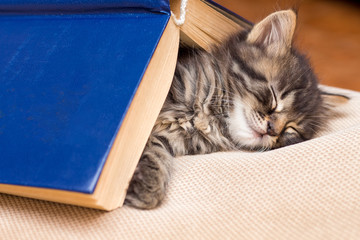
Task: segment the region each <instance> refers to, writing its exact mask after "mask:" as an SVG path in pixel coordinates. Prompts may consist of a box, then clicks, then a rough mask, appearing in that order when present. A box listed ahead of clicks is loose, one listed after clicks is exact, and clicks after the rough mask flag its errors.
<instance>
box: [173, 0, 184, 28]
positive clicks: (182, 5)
mask: <svg viewBox="0 0 360 240" xmlns="http://www.w3.org/2000/svg"><path fill="white" fill-rule="evenodd" d="M187 1H188V0H181V5H180V17H179V18H176V16H175V14H174V13H173V12H172V11H171V16H172V17H173V19H174V22H175V24H176V25H177V26H181V25H183V24H184V23H185V15H186V5H187Z"/></svg>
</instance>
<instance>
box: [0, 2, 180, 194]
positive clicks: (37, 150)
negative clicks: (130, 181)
mask: <svg viewBox="0 0 360 240" xmlns="http://www.w3.org/2000/svg"><path fill="white" fill-rule="evenodd" d="M81 9H83V10H84V9H85V10H86V11H85V12H86V13H84V12H81V11H78V10H81ZM104 9H106V10H104ZM134 9H137V10H134ZM139 9H140V10H139ZM88 10H91V11H94V12H95V13H93V12H91V11H90V12H89V11H88ZM169 18H170V12H169V3H168V2H167V1H160V0H159V1H154V0H137V1H120V0H118V1H115V0H113V1H111V0H103V1H95V0H77V1H76V0H73V1H71V0H46V1H45V0H29V1H20V0H8V1H4V0H2V1H0V149H1V154H0V185H1V184H5V185H18V186H25V187H36V188H45V189H56V190H61V191H70V192H78V193H83V194H92V193H94V190H95V188H96V185H97V181H98V179H99V176H100V174H101V171H102V169H103V166H104V164H105V162H106V159H107V156H108V154H109V151H110V149H111V147H112V144H113V142H114V139H115V137H116V135H117V132H118V130H119V128H120V126H121V124H122V122H123V120H124V118H125V116H126V114H127V111H128V109H129V106H130V104H131V102H132V100H133V98H134V95H135V93H136V91H137V89H138V87H139V84H140V83H141V80H142V78H143V75H144V72H145V71H146V69H147V67H148V64H149V61H150V60H151V58H152V56H153V54H154V51H155V49H156V48H157V45H158V43H159V40H160V39H161V37H162V35H163V32H164V29H165V27H166V26H167V23H168V21H169ZM175 60H176V59H175ZM174 67H175V66H174ZM154 81H155V80H154ZM165 97H166V94H165V95H164V97H163V98H164V99H165ZM129 144H136V143H129Z"/></svg>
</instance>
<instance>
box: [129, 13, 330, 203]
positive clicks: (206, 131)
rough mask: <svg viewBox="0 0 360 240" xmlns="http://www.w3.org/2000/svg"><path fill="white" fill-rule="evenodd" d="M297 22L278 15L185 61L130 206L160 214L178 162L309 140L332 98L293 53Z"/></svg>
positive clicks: (185, 55)
mask: <svg viewBox="0 0 360 240" xmlns="http://www.w3.org/2000/svg"><path fill="white" fill-rule="evenodd" d="M295 24H296V14H295V13H294V12H293V11H292V10H287V11H279V12H276V13H273V14H271V15H269V16H268V17H266V18H265V19H264V20H262V21H261V22H259V23H258V24H256V25H255V26H254V27H253V28H252V29H251V30H250V31H245V32H240V33H238V34H236V35H234V36H231V37H230V38H229V39H228V41H227V42H225V43H224V44H222V45H221V46H218V47H214V49H213V50H212V51H211V52H210V53H208V52H205V51H202V50H195V49H187V50H183V51H182V52H181V53H180V56H179V60H178V64H177V67H176V70H175V76H174V79H173V83H172V86H171V89H170V92H169V94H168V96H167V99H166V101H165V103H164V106H163V108H162V110H161V113H160V115H159V117H158V119H157V121H156V123H155V126H154V128H153V130H152V133H151V136H150V138H149V139H148V142H147V145H146V147H145V150H144V152H143V154H142V157H141V159H140V162H139V164H138V166H137V168H136V171H135V173H134V176H133V178H132V180H131V182H130V186H129V188H128V192H127V196H126V201H125V203H126V204H128V205H132V206H134V207H137V208H145V209H150V208H154V207H156V206H157V205H158V204H159V203H160V202H161V200H162V199H163V198H164V195H165V190H166V185H167V182H168V180H169V176H170V170H171V162H172V161H173V159H174V158H175V157H177V156H182V155H187V154H205V153H211V152H216V151H233V150H239V149H252V150H266V149H273V148H278V147H282V146H287V145H290V144H294V143H298V142H302V141H304V140H307V139H310V138H311V137H312V136H314V134H315V133H316V132H317V131H318V130H319V129H320V128H321V127H322V126H323V124H324V121H325V119H326V118H327V115H326V112H327V109H328V108H329V106H330V105H329V104H328V102H329V100H330V101H331V99H332V98H333V97H335V96H334V95H331V94H324V93H322V92H321V91H320V90H319V88H318V82H317V78H316V76H315V75H314V73H313V71H312V69H311V66H310V64H309V62H308V61H307V59H306V58H305V57H304V56H303V55H301V54H300V53H298V52H297V51H296V50H295V49H294V48H293V47H292V38H293V34H294V30H295Z"/></svg>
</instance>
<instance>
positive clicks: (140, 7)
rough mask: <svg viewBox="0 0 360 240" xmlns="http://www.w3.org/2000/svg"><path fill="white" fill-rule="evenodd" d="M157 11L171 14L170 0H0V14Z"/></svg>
mask: <svg viewBox="0 0 360 240" xmlns="http://www.w3.org/2000/svg"><path fill="white" fill-rule="evenodd" d="M93 12H94V13H98V12H155V13H165V14H168V15H170V4H169V1H168V0H126V1H125V0H101V1H99V0H0V14H67V13H93Z"/></svg>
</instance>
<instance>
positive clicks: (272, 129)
mask: <svg viewBox="0 0 360 240" xmlns="http://www.w3.org/2000/svg"><path fill="white" fill-rule="evenodd" d="M266 133H267V134H268V135H270V136H273V137H275V136H278V135H279V133H278V132H277V131H276V129H275V126H274V123H273V122H271V121H268V123H267V129H266Z"/></svg>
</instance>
